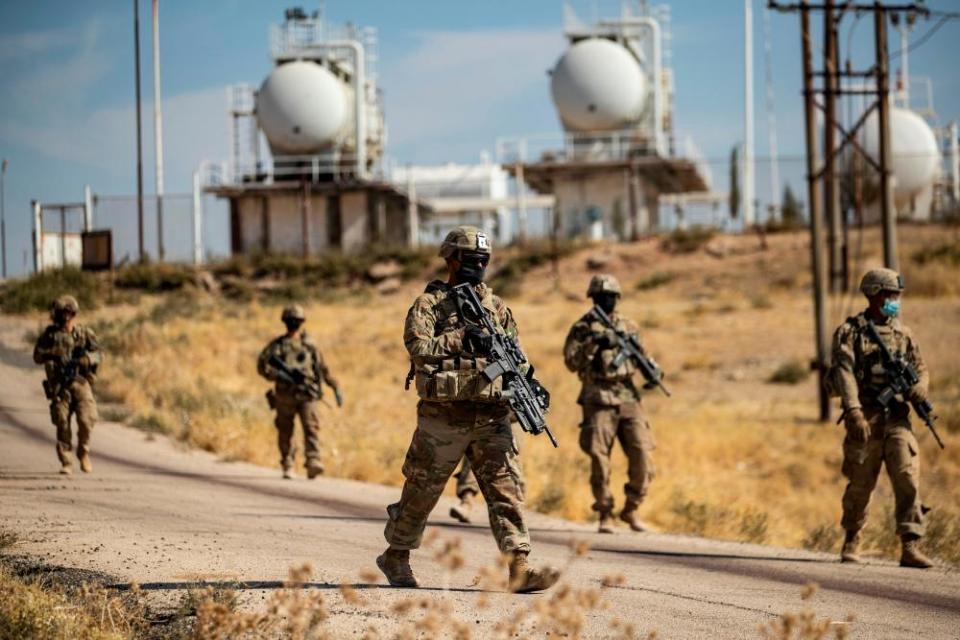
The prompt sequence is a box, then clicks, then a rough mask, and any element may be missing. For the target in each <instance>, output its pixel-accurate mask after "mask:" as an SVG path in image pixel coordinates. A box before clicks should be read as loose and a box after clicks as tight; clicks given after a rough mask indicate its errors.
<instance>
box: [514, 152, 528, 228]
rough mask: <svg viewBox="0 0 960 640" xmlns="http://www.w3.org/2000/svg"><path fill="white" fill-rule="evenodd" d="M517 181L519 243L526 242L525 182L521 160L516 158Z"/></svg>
mask: <svg viewBox="0 0 960 640" xmlns="http://www.w3.org/2000/svg"><path fill="white" fill-rule="evenodd" d="M514 175H515V179H516V183H517V225H518V226H519V229H518V236H519V237H518V239H519V242H520V244H521V245H525V244H527V188H526V187H527V183H526V182H525V181H524V179H523V160H517V164H516V168H515V174H514Z"/></svg>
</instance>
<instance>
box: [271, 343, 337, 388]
mask: <svg viewBox="0 0 960 640" xmlns="http://www.w3.org/2000/svg"><path fill="white" fill-rule="evenodd" d="M273 352H274V353H275V354H276V355H277V356H278V357H279V358H280V359H281V360H283V361H284V362H285V363H286V364H287V366H288V367H290V368H291V369H296V370H298V371H300V372H302V373H303V375H304V376H305V377H306V378H307V380H315V381H316V383H317V387H319V389H320V394H319V396H317V398H316V399H322V398H323V384H324V380H323V375H322V374H319V373H317V364H318V363H319V358H320V356H319V354H318V353H317V349H316V347H315V346H314V345H313V343H312V342H310V341H309V340H308V339H307V337H306V335H304V336H303V337H302V338H301V339H300V340H299V341H296V342H295V341H293V340H289V339H287V338H286V336H281V337H280V338H278V339H277V342H276V343H275V344H274V346H273ZM276 388H277V392H278V393H284V394H290V395H302V396H308V395H310V394H306V393H303V392H302V390H300V389H299V388H298V387H296V386H294V385H289V384H287V383H285V382H283V381H282V380H278V381H277V383H276Z"/></svg>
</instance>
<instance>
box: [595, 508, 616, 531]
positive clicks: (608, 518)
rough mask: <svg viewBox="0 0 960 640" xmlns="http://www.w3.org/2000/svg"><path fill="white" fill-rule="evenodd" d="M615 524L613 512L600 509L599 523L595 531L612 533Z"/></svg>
mask: <svg viewBox="0 0 960 640" xmlns="http://www.w3.org/2000/svg"><path fill="white" fill-rule="evenodd" d="M615 526H616V525H615V524H614V522H613V514H612V513H610V512H609V511H601V512H600V525H599V526H598V527H597V531H598V532H600V533H613V532H614V530H615Z"/></svg>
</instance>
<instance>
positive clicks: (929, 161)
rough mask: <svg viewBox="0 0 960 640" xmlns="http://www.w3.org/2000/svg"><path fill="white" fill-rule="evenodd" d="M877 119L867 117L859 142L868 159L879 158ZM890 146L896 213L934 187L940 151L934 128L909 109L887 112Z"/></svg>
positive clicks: (873, 115)
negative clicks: (869, 157) (868, 155)
mask: <svg viewBox="0 0 960 640" xmlns="http://www.w3.org/2000/svg"><path fill="white" fill-rule="evenodd" d="M878 118H879V116H878V115H877V112H876V111H874V112H873V113H871V114H870V115H869V116H868V117H867V121H866V122H865V123H864V124H863V128H862V129H861V133H860V136H859V142H860V144H861V145H863V148H864V150H865V151H866V152H867V153H869V154H870V155H871V157H873V158H876V159H879V158H880V132H879V130H878V129H879V127H878V125H877V122H878ZM890 146H891V152H892V154H893V177H894V187H893V199H894V205H895V206H896V208H897V210H898V211H899V210H903V207H904V206H906V205H907V203H909V202H910V200H911V199H912V198H913V197H915V196H916V195H917V194H918V193H920V192H921V191H922V190H924V189H925V188H927V187H929V186H930V185H931V184H933V182H934V180H936V178H937V176H938V173H939V170H940V162H941V158H940V151H939V148H938V146H937V139H936V137H935V136H934V134H933V129H931V128H930V125H928V124H927V123H926V121H924V119H923V118H921V117H920V116H919V115H917V114H916V113H914V112H913V111H910V110H908V109H900V108H897V107H894V108H892V109H890Z"/></svg>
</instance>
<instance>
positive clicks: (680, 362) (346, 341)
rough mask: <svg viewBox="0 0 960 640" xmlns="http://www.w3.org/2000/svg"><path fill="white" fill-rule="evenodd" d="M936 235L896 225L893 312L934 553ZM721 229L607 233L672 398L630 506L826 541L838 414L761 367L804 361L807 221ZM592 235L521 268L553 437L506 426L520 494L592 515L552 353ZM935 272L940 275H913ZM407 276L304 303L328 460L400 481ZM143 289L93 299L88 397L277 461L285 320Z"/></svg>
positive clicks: (886, 528)
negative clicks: (329, 404) (644, 491)
mask: <svg viewBox="0 0 960 640" xmlns="http://www.w3.org/2000/svg"><path fill="white" fill-rule="evenodd" d="M942 235H943V233H942V231H941V230H940V229H938V228H935V227H929V228H928V227H908V228H905V229H903V230H902V231H901V242H902V243H903V245H904V249H903V255H904V262H909V264H908V270H907V271H908V285H910V286H911V290H910V291H908V294H907V297H906V300H905V316H906V321H907V322H908V323H909V324H910V325H911V326H912V328H913V330H914V333H915V335H916V336H917V338H918V340H919V343H920V344H921V345H923V346H924V349H925V355H926V357H927V360H928V362H929V365H930V367H931V369H932V371H933V394H932V397H933V400H934V402H935V404H936V406H937V409H938V413H939V414H940V416H941V425H942V431H943V432H944V435H945V437H946V440H947V443H948V448H947V450H946V451H944V452H940V451H939V450H938V449H937V448H936V446H935V445H934V444H932V440H931V438H930V437H929V436H928V435H926V434H925V433H923V432H922V431H920V432H919V438H920V441H921V448H922V465H923V469H922V474H923V475H922V490H923V493H924V502H925V503H927V504H930V505H932V506H934V508H935V510H934V512H933V513H932V514H931V535H930V536H929V537H928V540H927V543H928V546H930V548H931V551H933V552H934V553H935V554H936V555H938V556H940V557H941V558H943V559H946V560H949V561H952V562H960V536H958V535H956V533H957V532H958V531H960V508H958V506H957V505H958V504H960V488H958V487H960V440H958V439H957V438H956V435H957V434H958V433H960V381H958V380H960V375H958V374H960V363H957V362H955V355H956V354H957V353H960V323H958V322H957V319H958V317H960V292H958V291H955V290H954V289H955V288H956V287H957V286H958V285H957V284H956V283H958V282H960V268H958V267H957V266H956V265H953V264H952V263H946V262H944V261H936V260H933V261H927V262H925V263H924V264H919V263H916V262H913V261H908V259H907V256H910V255H913V254H914V253H915V252H918V251H922V250H923V248H924V247H927V246H938V245H939V244H940V243H942ZM724 242H725V243H726V244H727V245H728V247H727V248H728V250H727V253H726V257H724V258H716V257H711V256H710V255H708V254H706V253H705V252H704V251H703V250H702V249H699V250H694V251H691V252H690V253H683V254H680V255H674V254H670V253H668V252H667V251H668V250H667V249H664V248H662V247H660V245H659V243H658V242H657V241H656V240H647V241H644V242H640V243H637V244H633V245H611V246H609V247H608V252H609V253H610V254H611V255H612V256H613V259H612V261H611V264H610V266H609V270H610V271H611V272H613V273H615V274H616V275H617V276H618V277H619V278H620V279H621V282H622V284H623V286H624V290H625V291H628V292H633V293H628V295H627V297H626V299H625V300H624V303H623V308H624V309H623V310H624V312H625V313H626V314H627V315H629V316H631V317H633V318H636V319H637V320H638V321H641V322H642V323H643V326H644V339H645V342H646V344H647V345H648V346H649V348H650V349H651V351H652V352H653V354H654V355H655V356H656V357H657V360H658V361H659V362H660V363H661V365H662V366H663V367H664V369H665V370H666V371H667V374H668V377H667V382H668V384H669V386H670V387H671V389H672V391H673V392H674V397H673V398H672V399H669V400H668V399H665V398H662V397H660V396H659V395H656V394H654V395H650V396H648V397H647V398H646V399H645V402H644V404H645V406H646V410H647V413H648V416H649V418H650V420H651V422H652V424H653V428H654V431H655V433H656V438H657V441H658V449H657V451H656V453H655V462H656V465H657V477H656V479H655V480H654V483H653V486H652V489H651V494H650V496H649V498H648V500H647V502H646V503H645V504H644V506H643V514H642V515H643V517H644V519H645V520H649V521H650V522H652V523H654V524H656V525H658V526H659V527H662V528H663V529H664V530H666V531H676V532H690V533H696V534H698V535H704V536H711V537H718V538H725V539H732V540H750V541H757V542H766V543H771V544H777V545H787V546H807V547H809V548H815V549H821V550H830V551H836V550H837V544H838V537H837V536H836V535H835V533H836V531H837V530H838V528H839V525H838V524H837V523H838V522H839V519H840V495H841V492H842V489H843V484H844V481H843V478H842V477H841V475H840V456H841V451H840V443H841V438H842V432H841V428H840V427H837V426H835V425H833V424H832V423H828V424H821V423H818V422H817V421H816V420H815V418H816V403H815V398H816V390H815V384H816V382H815V377H814V376H810V377H809V378H807V379H804V380H797V381H796V384H770V383H768V380H769V379H771V376H774V374H775V372H776V371H777V369H778V367H779V366H780V365H782V364H783V363H785V362H788V363H804V362H808V361H809V359H810V354H811V351H812V347H813V338H812V327H811V323H812V319H811V317H812V311H811V305H812V302H811V299H810V293H809V289H808V283H809V276H808V275H807V274H806V272H805V269H806V266H805V265H806V260H807V254H808V249H807V244H806V240H805V236H804V234H802V233H784V234H777V235H775V236H769V237H768V238H767V243H768V245H769V248H768V249H767V250H765V251H764V250H761V247H760V242H759V240H758V239H757V238H755V237H750V236H745V237H734V238H725V239H724ZM864 247H865V252H864V255H863V257H862V260H860V263H859V264H860V267H861V268H869V267H872V266H876V265H878V264H879V262H880V259H879V255H880V251H879V242H878V236H877V234H876V231H875V230H871V231H870V232H868V234H867V236H866V238H865V240H864ZM590 251H592V250H591V249H585V250H582V251H579V252H575V253H573V254H572V255H571V256H569V257H568V258H565V259H563V260H561V261H560V263H559V280H557V281H554V280H553V278H552V276H551V273H552V267H551V265H549V264H542V265H537V266H531V267H530V268H529V269H528V270H527V271H526V273H525V275H524V281H523V287H522V288H521V289H520V291H521V292H522V293H521V294H519V295H518V296H515V297H511V298H509V299H508V302H509V303H510V305H511V307H512V309H513V311H514V313H515V315H516V317H517V319H518V322H519V324H520V328H521V337H522V340H523V344H524V347H525V349H526V350H527V352H528V355H529V356H530V358H531V360H532V361H533V362H534V364H535V365H536V366H537V370H538V375H539V377H540V378H541V379H542V381H543V382H544V384H545V385H546V386H547V387H548V388H549V389H550V391H551V393H552V397H553V403H554V406H553V409H552V411H551V414H550V420H551V426H552V428H553V430H554V432H555V433H556V435H557V437H558V439H559V440H560V443H561V447H560V449H559V450H554V449H553V448H552V447H550V445H549V443H547V442H546V441H545V440H544V439H543V438H536V439H534V438H529V437H527V438H526V440H525V442H524V443H523V464H524V467H525V471H526V475H527V485H528V502H529V504H530V506H531V507H532V508H534V509H538V510H541V511H544V512H548V513H552V514H556V515H560V516H564V517H567V518H572V519H576V520H585V519H589V518H591V517H592V514H591V512H590V509H589V505H590V504H591V502H592V499H591V496H590V492H589V487H588V482H587V478H588V464H587V458H586V456H584V455H583V454H582V453H581V452H580V451H579V449H578V447H577V430H578V424H579V422H580V419H581V416H580V409H579V407H578V406H577V404H576V401H575V400H576V396H577V393H578V391H579V384H578V382H577V380H576V378H575V377H574V376H573V375H571V374H570V373H568V372H567V371H566V370H565V369H564V367H563V363H562V359H561V354H560V350H561V346H562V344H563V339H564V336H565V334H566V331H567V329H568V328H569V326H570V324H571V323H572V322H573V321H575V320H576V319H577V318H578V317H579V316H580V315H581V314H582V313H583V312H584V311H585V310H586V308H587V304H586V300H585V299H584V298H583V291H584V290H585V288H586V283H587V280H588V278H589V273H588V272H587V271H586V270H585V268H584V263H585V260H584V258H585V256H586V255H587V253H588V252H590ZM944 269H946V270H947V271H943V270H944ZM666 270H669V273H670V274H671V278H670V279H669V280H668V281H662V282H659V283H658V285H657V286H656V287H649V286H648V285H647V284H646V283H649V282H651V278H653V279H656V280H664V279H662V278H657V277H656V276H655V274H658V273H664V272H666ZM944 281H945V282H947V283H949V284H947V285H943V286H939V285H938V287H939V288H937V287H933V285H931V284H930V283H931V282H944ZM924 282H926V283H927V284H922V283H924ZM421 287H422V284H420V283H416V284H411V285H407V286H405V287H404V288H403V289H402V290H401V291H400V292H399V293H397V294H393V295H389V296H383V297H363V298H356V297H354V298H351V299H344V300H339V301H333V302H329V303H320V302H313V303H309V304H308V306H307V314H308V322H307V328H308V331H309V332H310V333H312V334H313V335H314V336H315V338H316V339H317V341H318V342H319V344H320V345H321V348H322V349H323V351H324V353H325V355H326V357H327V359H328V361H329V363H330V365H331V368H332V370H333V372H334V373H335V374H336V376H337V377H338V379H339V380H340V382H341V384H342V386H343V388H344V391H345V396H346V405H345V407H344V408H343V409H342V410H337V409H331V408H325V409H324V411H323V430H322V438H323V457H324V463H325V465H326V468H327V473H328V474H330V475H333V476H338V477H345V478H352V479H356V480H364V481H371V482H379V483H386V484H394V485H396V484H398V483H399V482H400V481H401V480H402V478H401V475H400V467H401V464H402V459H403V456H404V453H405V451H406V447H407V445H408V443H409V441H410V437H411V434H412V430H413V422H414V406H415V404H416V398H415V396H414V393H413V391H410V392H404V390H403V380H404V376H405V375H406V372H407V366H408V365H407V359H406V353H405V351H404V348H403V344H402V342H401V339H400V336H401V332H402V323H403V317H404V314H405V312H406V310H407V307H408V306H409V304H410V302H411V301H412V299H413V297H414V296H415V295H416V294H417V293H418V292H419V290H421ZM638 288H639V290H638ZM181 296H183V294H181ZM151 301H152V302H151ZM758 301H759V302H758ZM144 302H145V303H149V304H153V305H154V306H153V307H150V306H149V304H145V305H143V306H141V307H140V309H141V310H139V311H136V312H132V311H130V310H123V309H117V308H105V309H103V310H101V311H99V312H97V315H96V318H97V328H98V329H99V330H100V333H101V334H103V337H104V341H105V343H106V345H107V347H108V349H109V355H108V357H107V361H106V365H105V367H104V370H103V376H102V382H101V385H100V393H101V396H102V397H104V398H107V399H109V400H111V401H115V402H121V403H123V404H124V405H125V406H126V407H127V408H128V409H129V410H130V411H131V413H132V416H131V418H130V419H129V421H130V422H131V423H133V424H139V425H141V426H143V427H145V428H150V429H156V430H159V431H164V432H168V433H171V434H173V435H174V436H176V437H178V438H180V439H182V440H185V441H187V442H189V443H191V444H192V445H195V446H198V447H201V448H203V449H206V450H209V451H214V452H217V453H218V454H220V455H221V456H223V457H224V458H226V459H232V460H247V461H251V462H255V463H258V464H264V465H270V466H276V465H277V464H278V453H277V451H276V444H275V436H274V429H273V426H272V418H271V414H270V412H269V411H268V409H267V406H266V402H265V401H264V399H263V392H264V391H265V390H266V388H267V384H266V383H265V382H264V381H263V380H261V379H259V378H258V377H257V375H256V371H255V362H256V356H257V354H258V352H259V350H260V349H261V348H262V346H263V345H264V344H265V343H266V342H267V341H268V340H270V339H271V338H273V337H274V336H275V335H276V334H277V333H279V331H280V329H281V328H282V327H281V325H280V323H279V315H280V307H279V306H278V305H264V304H262V303H260V302H257V301H252V302H247V303H237V302H229V303H228V302H224V301H223V300H221V299H219V298H211V297H204V296H203V295H201V294H195V295H192V296H183V297H175V298H171V297H166V298H162V299H157V298H144ZM860 307H861V299H860V298H859V296H857V295H850V296H837V297H834V298H832V299H831V300H830V305H829V311H830V318H831V321H832V322H834V323H837V324H839V323H840V322H841V321H842V320H843V319H844V318H845V317H847V316H848V315H851V314H852V313H855V312H856V311H857V310H858V309H859V308H860ZM144 309H148V310H146V311H144ZM134 314H140V315H134ZM801 366H802V365H801V364H795V365H794V367H795V368H799V367H801ZM571 470H573V473H571ZM704 479H708V480H709V481H707V482H704ZM624 480H625V463H624V461H623V459H622V456H620V455H619V454H617V455H616V456H615V465H614V472H613V478H612V486H613V487H614V488H615V491H616V492H617V493H619V487H620V486H622V484H623V482H624ZM873 504H874V514H873V516H872V517H871V519H870V525H869V530H868V532H867V534H868V535H867V536H866V539H867V541H868V543H869V544H870V545H871V546H872V548H873V550H875V551H877V552H879V553H885V554H889V553H892V552H893V550H894V546H895V543H896V540H895V539H894V538H893V537H892V536H893V534H892V529H893V523H892V517H891V516H890V515H889V509H890V506H891V505H892V495H891V491H890V488H889V483H888V482H887V480H886V479H882V480H881V482H880V487H879V489H878V496H877V498H876V499H875V501H874V503H873Z"/></svg>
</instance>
